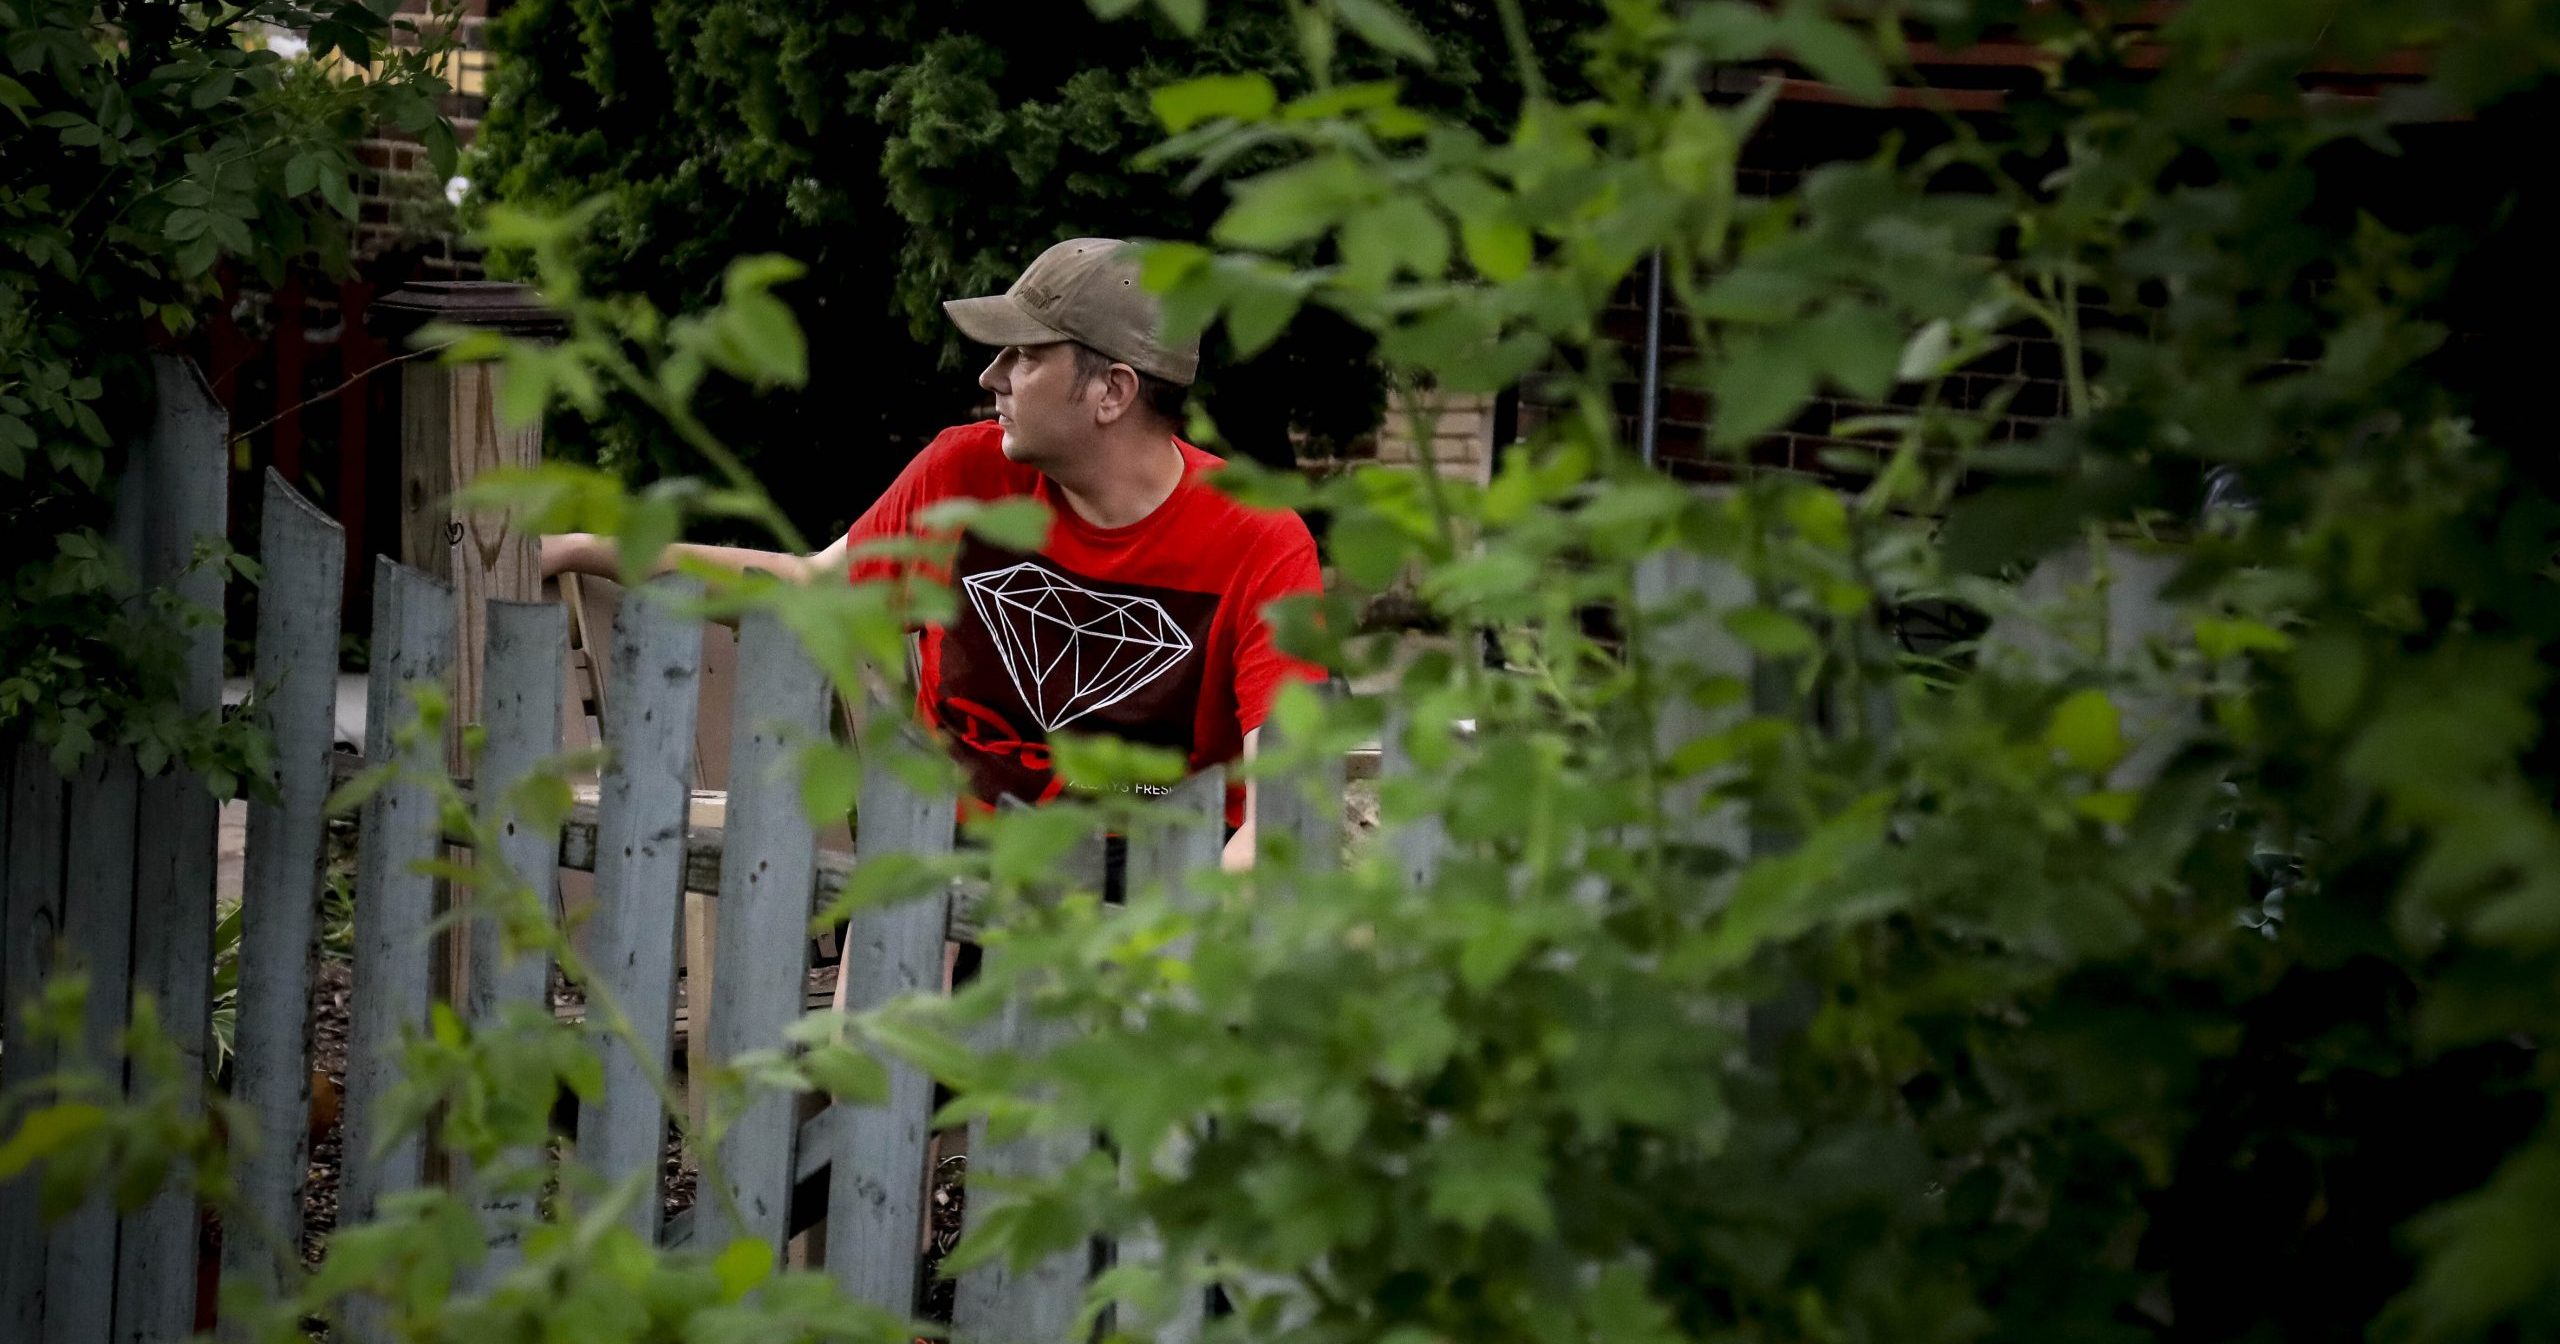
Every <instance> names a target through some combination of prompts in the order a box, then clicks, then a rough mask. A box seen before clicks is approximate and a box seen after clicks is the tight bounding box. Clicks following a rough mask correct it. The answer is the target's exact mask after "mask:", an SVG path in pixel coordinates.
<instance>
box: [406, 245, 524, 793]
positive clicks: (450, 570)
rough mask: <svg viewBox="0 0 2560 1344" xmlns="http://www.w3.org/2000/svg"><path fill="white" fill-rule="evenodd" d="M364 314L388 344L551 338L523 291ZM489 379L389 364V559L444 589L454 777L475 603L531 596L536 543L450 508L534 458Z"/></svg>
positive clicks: (445, 296) (434, 295) (473, 718)
mask: <svg viewBox="0 0 2560 1344" xmlns="http://www.w3.org/2000/svg"><path fill="white" fill-rule="evenodd" d="M371 316H372V320H373V322H374V323H375V324H376V327H377V329H378V330H379V331H380V332H381V333H382V334H383V335H384V336H385V337H386V338H388V339H391V340H393V341H395V342H396V341H400V340H403V339H405V338H406V337H407V336H408V335H409V334H411V333H412V332H414V331H415V330H417V328H419V327H420V326H422V325H424V324H425V323H428V322H442V323H449V324H453V325H458V326H465V327H472V328H476V329H479V330H484V331H498V332H503V333H506V334H507V335H510V336H525V337H548V336H556V335H558V334H559V333H560V332H561V330H562V329H563V328H562V323H561V320H560V318H559V317H558V315H556V314H554V313H553V312H551V310H549V309H547V308H545V307H543V306H542V305H541V304H540V303H539V302H538V301H536V300H535V298H534V296H533V292H532V291H531V290H530V289H528V288H526V287H525V286H523V285H517V284H508V283H504V282H501V281H493V280H438V281H425V282H421V283H418V284H413V285H410V286H408V287H406V288H403V289H400V290H397V291H395V292H393V293H391V294H388V295H385V296H383V297H382V298H380V299H377V300H375V301H374V302H373V304H372V308H371ZM500 378H501V371H500V369H499V366H498V365H497V364H496V363H495V362H492V361H478V362H472V363H459V364H448V363H445V362H444V361H442V360H441V359H438V358H434V357H421V358H418V359H412V360H408V361H405V362H403V363H402V364H401V366H400V562H401V563H402V564H404V565H407V566H409V567H410V568H411V569H415V570H417V571H419V572H420V573H423V574H427V575H431V576H433V577H435V578H439V579H442V580H444V581H445V582H447V583H450V584H452V585H453V602H454V608H453V611H454V632H455V634H454V664H453V666H454V701H453V704H454V717H453V731H452V733H451V734H450V735H449V736H448V738H447V755H448V757H449V758H450V759H449V760H448V764H449V765H451V766H452V767H453V768H454V769H455V770H456V771H457V772H459V771H460V770H461V768H462V765H463V762H462V761H461V760H460V758H459V750H458V744H459V742H460V733H461V729H462V725H464V724H466V723H478V722H480V698H481V697H480V684H481V675H482V674H481V668H482V665H483V664H484V662H485V661H486V650H487V648H488V640H489V627H488V615H487V605H488V603H489V602H490V601H492V600H496V601H501V602H535V601H540V600H541V598H542V572H541V557H540V555H539V554H538V553H537V550H536V540H537V539H536V538H534V537H532V536H529V535H527V534H525V533H523V532H519V531H517V530H516V529H515V527H514V526H513V525H512V519H510V518H509V516H508V515H507V514H506V513H504V512H502V511H497V510H485V509H464V508H461V507H459V506H458V505H456V504H455V503H454V497H455V496H456V495H457V494H458V493H460V492H461V491H462V490H464V489H465V488H467V487H469V486H470V485H471V483H472V482H474V481H476V480H478V479H479V478H480V477H481V476H482V475H484V474H486V473H487V472H490V471H494V470H496V469H498V468H501V467H530V466H532V465H534V464H535V463H537V462H539V461H541V460H542V425H541V424H540V422H538V421H537V422H536V423H533V424H530V425H522V426H518V427H514V428H508V427H506V426H503V425H500V424H499V423H498V410H497V407H498V391H499V381H500Z"/></svg>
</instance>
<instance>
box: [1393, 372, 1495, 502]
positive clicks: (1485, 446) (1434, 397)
mask: <svg viewBox="0 0 2560 1344" xmlns="http://www.w3.org/2000/svg"><path fill="white" fill-rule="evenodd" d="M1417 412H1420V413H1424V414H1428V415H1429V416H1431V419H1430V420H1429V421H1428V423H1429V425H1430V429H1431V461H1432V463H1433V464H1434V465H1436V466H1437V467H1438V468H1439V470H1440V474H1441V475H1443V476H1449V477H1455V478H1457V479H1459V480H1468V481H1474V482H1476V483H1477V484H1479V485H1481V484H1483V483H1484V482H1486V481H1488V480H1490V479H1492V475H1493V455H1494V422H1495V420H1496V418H1497V415H1496V404H1495V398H1493V397H1492V396H1490V395H1488V394H1481V393H1456V392H1441V391H1423V392H1408V391H1406V390H1404V389H1402V388H1398V389H1395V390H1393V391H1390V392H1389V393H1388V394H1387V416H1386V421H1385V422H1384V423H1383V424H1381V425H1380V426H1379V427H1378V434H1377V441H1376V450H1375V451H1376V457H1377V460H1378V461H1380V462H1385V463H1393V464H1399V465H1414V464H1419V463H1420V462H1421V461H1422V460H1423V455H1422V453H1421V452H1420V451H1419V450H1418V449H1417V447H1416V444H1417V440H1416V439H1415V437H1414V430H1415V429H1416V427H1417V426H1416V422H1415V419H1414V417H1415V415H1416V413H1417Z"/></svg>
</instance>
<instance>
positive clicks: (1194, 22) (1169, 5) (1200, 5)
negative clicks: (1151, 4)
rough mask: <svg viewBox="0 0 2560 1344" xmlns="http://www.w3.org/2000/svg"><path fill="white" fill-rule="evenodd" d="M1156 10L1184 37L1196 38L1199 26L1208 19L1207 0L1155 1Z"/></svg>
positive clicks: (1198, 33)
mask: <svg viewBox="0 0 2560 1344" xmlns="http://www.w3.org/2000/svg"><path fill="white" fill-rule="evenodd" d="M1156 8H1157V9H1158V10H1161V11H1162V12H1163V14H1164V16H1165V19H1166V21H1168V22H1170V23H1171V24H1172V25H1173V28H1174V31H1175V32H1178V33H1180V34H1182V35H1183V36H1184V37H1198V36H1199V35H1200V25H1201V24H1202V23H1203V22H1205V21H1207V19H1208V17H1209V0H1156Z"/></svg>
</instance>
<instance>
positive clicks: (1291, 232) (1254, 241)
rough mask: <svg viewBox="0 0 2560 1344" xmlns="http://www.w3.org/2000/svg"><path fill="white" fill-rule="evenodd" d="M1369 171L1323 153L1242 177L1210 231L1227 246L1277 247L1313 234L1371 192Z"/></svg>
mask: <svg viewBox="0 0 2560 1344" xmlns="http://www.w3.org/2000/svg"><path fill="white" fill-rule="evenodd" d="M1371 190H1372V183H1371V181H1370V178H1369V174H1368V171H1367V170H1366V169H1364V168H1362V167H1361V166H1360V165H1359V164H1357V163H1354V162H1352V161H1351V160H1350V159H1349V158H1347V157H1344V156H1341V155H1327V156H1325V157H1323V158H1318V159H1310V160H1308V161H1307V162H1305V163H1298V164H1292V165H1290V166H1288V167H1286V168H1276V169H1273V170H1272V171H1270V172H1267V173H1263V174H1261V175H1259V176H1257V177H1251V178H1247V179H1245V180H1244V181H1243V182H1241V183H1239V184H1237V186H1236V188H1235V203H1234V204H1233V205H1230V206H1228V207H1227V212H1226V213H1225V214H1224V215H1221V216H1219V218H1218V222H1217V224H1216V226H1215V227H1213V228H1212V229H1211V230H1210V231H1209V232H1210V236H1211V237H1212V238H1215V239H1216V240H1217V241H1218V242H1221V243H1224V244H1225V245H1227V246H1229V247H1240V248H1252V249H1256V250H1259V251H1265V252H1270V251H1277V250H1279V249H1281V248H1285V247H1291V246H1294V245H1296V244H1298V243H1303V242H1306V241H1307V240H1309V239H1311V238H1315V237H1318V236H1319V235H1321V234H1323V233H1324V231H1325V230H1327V229H1329V228H1332V227H1333V225H1334V222H1335V221H1336V220H1339V219H1341V218H1342V217H1343V215H1345V214H1346V213H1348V212H1349V211H1350V210H1351V209H1352V208H1353V207H1355V206H1357V205H1358V204H1360V203H1361V202H1362V201H1363V200H1364V199H1365V198H1366V197H1367V196H1368V195H1369V194H1370V192H1371Z"/></svg>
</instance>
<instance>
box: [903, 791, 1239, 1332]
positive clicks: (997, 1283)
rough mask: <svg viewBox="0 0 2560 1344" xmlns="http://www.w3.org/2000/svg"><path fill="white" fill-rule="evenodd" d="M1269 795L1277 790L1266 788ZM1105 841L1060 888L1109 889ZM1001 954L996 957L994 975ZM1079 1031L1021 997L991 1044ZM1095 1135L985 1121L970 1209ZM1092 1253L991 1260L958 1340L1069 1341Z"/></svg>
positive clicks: (964, 1310)
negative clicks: (994, 1126)
mask: <svg viewBox="0 0 2560 1344" xmlns="http://www.w3.org/2000/svg"><path fill="white" fill-rule="evenodd" d="M1264 792H1265V793H1266V794H1268V793H1270V792H1272V790H1268V789H1266V790H1264ZM1104 865H1105V860H1104V841H1103V838H1102V837H1101V836H1099V835H1097V836H1094V837H1092V838H1090V839H1089V840H1087V841H1086V842H1085V843H1084V844H1083V845H1082V846H1081V847H1079V848H1078V849H1077V850H1076V851H1075V852H1074V853H1073V854H1071V855H1069V856H1068V857H1067V859H1066V860H1065V861H1063V862H1062V863H1060V864H1059V866H1058V876H1059V880H1060V885H1061V886H1062V887H1063V888H1065V889H1068V890H1081V891H1101V890H1103V888H1104V881H1105V877H1104ZM1000 956H1001V954H1000V953H998V952H994V951H990V952H989V953H988V955H987V963H988V966H989V969H990V970H992V969H993V968H994V963H996V962H997V961H998V960H999V958H1000ZM1072 1029H1073V1028H1072V1027H1071V1026H1070V1025H1068V1024H1066V1023H1062V1022H1058V1021H1055V1020H1053V1019H1050V1018H1046V1017H1043V1016H1041V1015H1039V1014H1037V1013H1035V1012H1033V1011H1032V1009H1031V1007H1030V1005H1029V1004H1028V1003H1026V1002H1024V1000H1023V998H1022V996H1020V995H1015V996H1013V997H1011V998H1009V999H1008V1000H1006V1002H1005V1005H1004V1011H1003V1016H1002V1017H1001V1018H1000V1019H999V1020H998V1021H997V1022H996V1023H995V1024H994V1030H993V1031H992V1033H991V1035H992V1037H993V1039H992V1042H991V1043H992V1044H993V1045H994V1046H995V1047H996V1048H998V1049H1002V1050H1009V1051H1014V1052H1018V1053H1022V1054H1031V1055H1036V1054H1039V1053H1042V1052H1043V1051H1045V1050H1047V1049H1049V1048H1051V1047H1053V1046H1054V1045H1056V1044H1057V1043H1058V1042H1059V1041H1060V1040H1062V1039H1063V1038H1064V1037H1065V1035H1066V1034H1067V1033H1068V1032H1069V1031H1071V1030H1072ZM1092 1148H1093V1141H1092V1137H1091V1136H1090V1135H1087V1134H1083V1133H1077V1132H1073V1131H1070V1132H1066V1133H1060V1132H1057V1131H1055V1130H1046V1131H1033V1132H1031V1133H1027V1134H1022V1135H1018V1136H1016V1137H1013V1138H1010V1139H1007V1140H1006V1141H1004V1142H1002V1143H990V1142H989V1141H988V1136H987V1131H986V1123H985V1122H984V1121H975V1122H972V1123H971V1124H970V1126H969V1181H970V1191H971V1193H970V1207H971V1209H972V1210H973V1211H974V1212H976V1213H977V1214H978V1215H979V1216H984V1215H985V1214H986V1213H987V1212H989V1211H991V1210H994V1209H1000V1208H1002V1207H1004V1205H1005V1203H1006V1200H1007V1198H1008V1197H1007V1196H1006V1195H1004V1194H1002V1193H1000V1192H999V1191H997V1190H994V1189H991V1188H989V1187H990V1186H991V1185H994V1184H997V1183H1000V1182H1001V1181H1003V1180H1006V1179H1037V1178H1041V1177H1046V1176H1054V1175H1057V1174H1058V1173H1060V1172H1063V1171H1065V1170H1066V1169H1067V1168H1068V1167H1070V1166H1073V1165H1074V1164H1075V1163H1076V1162H1077V1161H1078V1160H1079V1159H1081V1158H1082V1157H1083V1156H1084V1155H1085V1154H1086V1153H1088V1152H1090V1151H1092ZM1091 1266H1092V1254H1091V1252H1090V1250H1088V1248H1086V1247H1084V1246H1070V1247H1068V1248H1067V1249H1065V1250H1062V1251H1058V1252H1055V1253H1054V1254H1051V1255H1048V1256H1045V1257H1043V1258H1041V1259H1040V1260H1038V1261H1036V1262H1034V1263H1032V1264H1030V1265H1026V1266H1023V1267H1021V1268H1019V1269H1017V1268H1015V1267H1014V1266H1013V1265H1012V1264H1011V1263H1009V1262H1007V1261H1005V1260H1001V1259H999V1260H996V1261H991V1262H989V1263H987V1264H984V1265H980V1266H978V1267H977V1268H975V1269H972V1270H970V1271H969V1272H967V1273H965V1274H962V1275H961V1276H960V1282H959V1285H958V1292H957V1293H956V1294H955V1295H954V1297H953V1300H952V1307H951V1329H952V1334H953V1336H954V1337H955V1338H957V1339H960V1340H964V1341H969V1344H1049V1341H1055V1340H1063V1339H1066V1338H1067V1337H1068V1335H1069V1332H1070V1330H1071V1328H1072V1327H1073V1325H1074V1324H1075V1319H1076V1313H1077V1310H1078V1308H1079V1307H1080V1306H1081V1305H1082V1302H1083V1296H1084V1281H1085V1274H1086V1272H1087V1270H1088V1269H1090V1268H1091Z"/></svg>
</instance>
